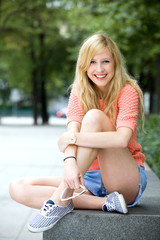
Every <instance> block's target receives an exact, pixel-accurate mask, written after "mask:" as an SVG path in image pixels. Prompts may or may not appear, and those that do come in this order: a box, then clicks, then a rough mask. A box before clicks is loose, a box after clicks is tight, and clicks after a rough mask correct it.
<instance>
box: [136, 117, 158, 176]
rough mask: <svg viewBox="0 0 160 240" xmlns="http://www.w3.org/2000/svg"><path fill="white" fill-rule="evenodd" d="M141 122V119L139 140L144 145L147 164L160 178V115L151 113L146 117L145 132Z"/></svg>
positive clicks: (143, 149)
mask: <svg viewBox="0 0 160 240" xmlns="http://www.w3.org/2000/svg"><path fill="white" fill-rule="evenodd" d="M141 124H142V122H141V121H139V124H138V131H137V141H138V143H140V144H141V146H142V152H143V153H144V154H145V156H146V162H147V164H148V165H149V166H150V168H151V169H152V170H153V172H155V174H156V175H157V176H158V177H159V178H160V115H156V114H150V115H149V116H147V117H146V121H145V132H144V131H143V130H142V127H141Z"/></svg>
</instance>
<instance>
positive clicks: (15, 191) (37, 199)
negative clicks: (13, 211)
mask: <svg viewBox="0 0 160 240" xmlns="http://www.w3.org/2000/svg"><path fill="white" fill-rule="evenodd" d="M61 181H62V178H61V177H40V178H31V177H30V178H21V179H17V180H15V181H13V182H12V183H11V184H10V195H11V197H12V198H13V200H15V201H16V202H19V203H21V204H24V205H26V206H28V207H31V208H36V209H40V208H41V207H42V205H43V203H44V202H45V201H47V200H48V199H50V198H51V196H52V195H53V192H54V191H55V190H56V188H57V187H58V186H59V184H60V183H61ZM53 186H54V187H53ZM104 202H105V198H99V197H95V196H93V195H92V194H91V193H90V192H89V191H88V192H87V193H86V194H83V195H82V196H79V197H78V198H75V199H74V200H73V204H74V208H77V209H102V205H103V204H104Z"/></svg>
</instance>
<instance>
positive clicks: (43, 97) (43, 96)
mask: <svg viewBox="0 0 160 240" xmlns="http://www.w3.org/2000/svg"><path fill="white" fill-rule="evenodd" d="M39 40H40V48H41V49H40V62H41V63H42V64H40V69H39V70H40V84H41V88H40V89H41V92H40V94H41V95H40V101H41V115H42V123H43V124H47V123H48V112H47V95H46V87H45V83H46V65H45V64H44V60H45V54H44V50H45V49H44V47H45V46H44V41H45V34H44V33H41V34H40V35H39Z"/></svg>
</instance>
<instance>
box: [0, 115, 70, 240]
mask: <svg viewBox="0 0 160 240" xmlns="http://www.w3.org/2000/svg"><path fill="white" fill-rule="evenodd" d="M1 123H3V125H2V126H0V213H1V215H0V240H32V239H33V240H42V233H38V234H34V233H30V232H29V231H28V230H27V223H28V221H29V220H30V219H31V218H33V216H34V215H35V214H36V210H32V209H30V208H27V207H25V206H23V205H20V204H18V203H16V202H14V201H13V200H12V199H11V198H10V195H9V191H8V190H9V184H10V182H11V181H12V180H13V179H15V178H19V177H23V176H48V175H57V176H58V175H62V174H63V162H62V159H63V154H61V153H60V152H59V150H58V147H57V140H58V137H59V136H60V135H61V134H62V133H63V132H64V131H65V123H66V119H56V118H52V119H50V124H51V126H44V127H42V126H39V127H33V126H32V123H33V122H32V119H29V118H18V119H17V118H3V119H1Z"/></svg>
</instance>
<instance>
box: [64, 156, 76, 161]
mask: <svg viewBox="0 0 160 240" xmlns="http://www.w3.org/2000/svg"><path fill="white" fill-rule="evenodd" d="M68 158H74V159H75V160H77V159H76V157H74V156H69V157H66V158H64V159H63V162H64V161H66V159H68Z"/></svg>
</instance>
